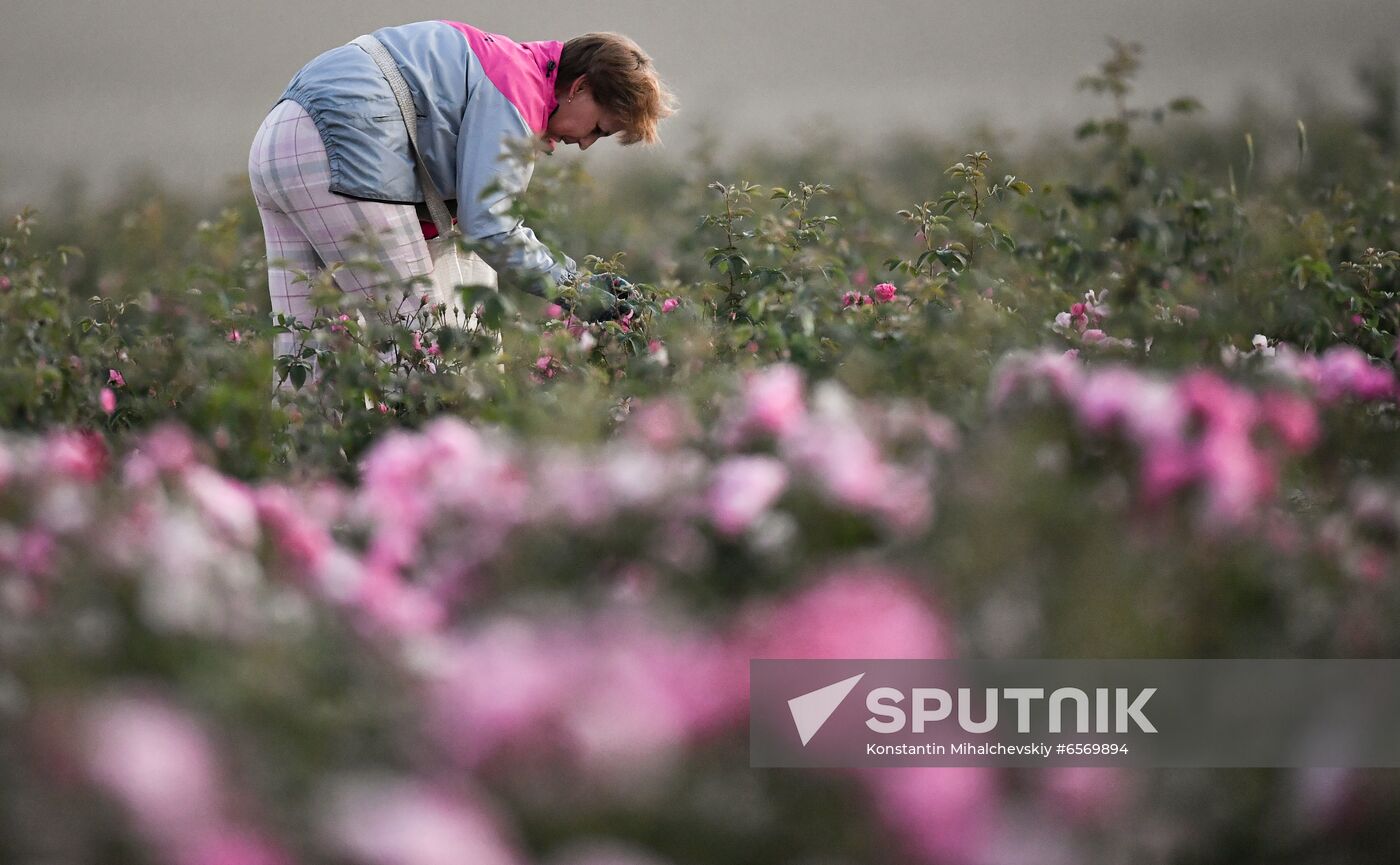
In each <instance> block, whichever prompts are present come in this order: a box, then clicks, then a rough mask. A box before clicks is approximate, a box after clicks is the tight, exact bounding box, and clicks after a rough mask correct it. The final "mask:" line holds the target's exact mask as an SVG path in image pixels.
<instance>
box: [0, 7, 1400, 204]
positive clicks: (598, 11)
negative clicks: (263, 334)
mask: <svg viewBox="0 0 1400 865" xmlns="http://www.w3.org/2000/svg"><path fill="white" fill-rule="evenodd" d="M0 3H3V7H0V8H3V12H0V82H3V83H2V84H0V118H3V120H0V123H3V125H0V130H2V131H0V202H3V203H4V204H5V205H7V206H9V205H15V204H17V203H22V202H26V201H34V202H42V201H43V200H44V199H45V198H46V196H47V195H49V194H50V192H51V190H52V189H53V188H54V184H55V182H56V181H57V178H58V177H59V175H60V174H61V172H62V171H63V170H64V169H66V168H75V167H76V168H77V169H79V170H80V172H81V174H82V176H83V177H84V178H85V179H86V181H87V183H88V184H89V187H90V189H91V191H92V192H93V193H94V194H96V195H98V196H102V195H105V194H108V193H110V192H111V191H112V190H113V189H114V188H115V187H116V185H117V184H118V182H119V180H120V179H121V178H122V177H124V176H125V175H126V174H127V173H128V172H130V171H131V170H132V169H134V168H140V167H148V168H151V169H152V170H154V171H155V172H156V173H157V174H158V175H160V176H161V177H163V178H165V179H167V180H168V181H170V182H171V183H173V184H176V185H179V186H181V187H185V188H189V189H191V190H194V191H211V192H212V191H214V190H219V189H222V188H224V184H225V183H226V181H227V178H229V177H230V176H237V175H239V174H241V173H242V172H243V171H244V170H245V169H244V165H245V163H246V159H247V150H248V145H249V143H250V142H251V140H252V136H253V133H254V131H255V130H256V128H257V125H258V122H259V121H260V120H261V118H262V115H263V113H264V112H265V111H266V110H267V108H268V107H270V105H271V103H272V101H273V100H274V99H275V98H276V96H277V95H278V94H279V93H280V92H281V90H282V88H283V87H284V86H285V85H286V83H287V81H288V80H289V79H290V78H291V76H292V75H293V74H294V73H295V72H296V70H297V69H298V68H300V67H301V65H302V64H304V63H305V62H306V61H307V60H310V59H311V58H312V57H314V56H315V55H316V54H319V53H320V52H322V51H324V50H326V49H329V48H331V47H334V46H336V45H339V44H342V43H344V42H347V41H349V40H350V39H353V38H354V37H355V36H357V35H359V34H361V33H366V32H369V31H372V30H374V29H376V28H377V27H380V26H386V25H390V24H400V23H406V22H410V21H416V20H422V19H429V18H450V19H456V20H462V21H466V22H468V23H470V24H473V25H475V26H478V27H481V28H483V29H486V30H490V31H493V32H497V33H503V34H505V35H507V36H510V37H511V38H514V39H517V40H520V41H527V40H537V39H567V38H568V37H569V36H572V35H576V34H578V33H582V32H586V31H589V30H616V31H620V32H623V33H626V34H628V35H629V36H631V37H633V38H634V39H636V40H637V41H638V42H639V43H640V44H641V45H642V46H643V48H645V49H646V50H647V51H648V52H649V53H650V54H651V55H652V57H653V58H654V59H655V61H656V64H657V66H658V68H659V69H660V70H661V72H662V74H663V76H664V77H666V79H667V80H668V81H669V83H670V84H671V87H672V89H673V90H674V91H675V92H676V93H677V95H678V96H679V98H680V100H681V104H682V113H681V114H680V115H678V116H677V117H675V118H673V119H672V120H670V121H668V122H667V123H666V124H665V125H663V135H664V137H665V139H666V146H665V148H664V149H663V150H662V151H661V152H660V153H659V154H648V155H646V156H638V155H637V152H638V150H639V148H630V149H628V150H622V149H620V148H619V147H618V146H617V145H615V144H613V143H611V142H604V143H602V144H600V145H599V146H598V147H597V148H594V149H593V150H590V152H589V153H588V154H586V155H584V157H583V158H585V159H586V160H587V161H588V163H589V164H590V165H594V166H597V167H598V168H599V169H600V170H601V171H603V172H606V171H607V170H611V169H613V168H618V167H625V166H626V164H628V161H629V160H631V159H634V158H638V159H655V158H683V157H684V155H685V153H686V152H687V148H688V146H689V145H691V144H693V143H694V142H695V140H696V138H697V133H696V128H697V125H698V124H701V123H705V124H709V125H710V126H711V127H712V128H713V129H714V131H715V132H716V133H717V134H718V135H719V137H720V139H721V141H722V142H723V143H724V144H725V145H726V146H729V147H735V146H738V145H740V144H742V143H744V142H748V141H753V140H759V139H766V140H772V141H776V142H779V143H784V142H792V141H794V140H796V139H797V137H798V136H800V135H802V134H803V132H804V131H806V130H811V129H813V128H821V127H832V128H835V129H837V130H839V131H841V132H842V133H844V134H849V135H850V136H852V137H853V139H855V140H857V141H862V142H865V141H869V142H871V143H878V142H879V141H880V140H881V138H882V137H883V135H884V134H886V133H887V132H889V131H892V130H894V129H896V128H899V127H901V126H905V127H908V126H913V127H916V128H925V129H929V130H932V131H934V132H937V133H939V134H941V135H945V136H946V135H950V134H952V133H954V132H956V131H957V130H958V129H960V128H963V127H965V126H967V125H968V123H969V122H971V121H973V120H978V119H982V120H990V121H992V122H994V123H996V124H997V125H999V126H1005V127H1012V128H1016V129H1019V130H1021V131H1022V134H1036V132H1037V131H1039V130H1042V129H1045V128H1047V125H1053V124H1056V123H1058V124H1061V125H1067V124H1069V123H1071V122H1073V121H1075V120H1077V119H1079V118H1081V117H1083V116H1085V114H1086V113H1088V112H1089V111H1090V110H1092V109H1093V108H1095V106H1096V103H1095V102H1094V101H1093V100H1092V98H1091V97H1089V96H1088V95H1086V94H1080V93H1076V91H1075V88H1074V84H1075V81H1076V80H1077V79H1078V77H1079V76H1080V75H1082V74H1084V73H1085V72H1088V71H1090V70H1092V69H1093V68H1094V66H1095V65H1096V64H1097V63H1098V62H1099V61H1100V60H1101V59H1102V58H1103V57H1104V56H1105V53H1106V48H1105V43H1104V38H1105V37H1106V36H1108V35H1115V36H1118V37H1121V38H1124V39H1131V40H1137V41H1139V42H1142V43H1143V44H1144V46H1145V48H1146V55H1145V65H1144V70H1143V75H1142V95H1143V99H1144V100H1147V99H1153V98H1159V99H1165V98H1170V97H1172V96H1176V95H1181V94H1190V95H1194V96H1196V97H1198V98H1200V99H1201V100H1202V101H1204V102H1205V103H1206V106H1207V108H1208V109H1209V110H1210V111H1211V112H1213V113H1214V114H1215V115H1216V116H1225V115H1227V114H1228V113H1229V112H1230V110H1231V108H1232V107H1233V106H1234V104H1235V102H1236V100H1237V98H1238V96H1239V94H1240V93H1242V92H1244V91H1246V90H1248V91H1252V92H1255V93H1258V94H1260V95H1262V96H1264V97H1266V98H1271V99H1273V100H1276V101H1277V102H1278V103H1279V104H1280V105H1287V104H1288V99H1289V96H1290V94H1291V93H1293V92H1294V90H1295V89H1296V87H1297V84H1298V82H1299V81H1306V82H1308V84H1309V85H1310V86H1313V87H1315V88H1317V89H1319V90H1321V92H1323V93H1334V94H1337V95H1338V96H1339V97H1341V96H1344V95H1345V96H1349V95H1350V94H1352V93H1353V92H1354V91H1353V88H1352V87H1351V83H1350V82H1351V69H1352V66H1353V64H1354V62H1355V60H1356V58H1357V57H1358V56H1360V55H1361V54H1362V53H1363V52H1364V51H1366V50H1369V49H1372V48H1374V47H1375V46H1376V45H1377V44H1380V43H1382V42H1385V43H1387V44H1389V45H1391V46H1394V45H1395V44H1396V38H1397V37H1400V0H979V2H975V3H972V2H954V0H884V2H881V0H866V2H838V0H743V2H740V0H710V2H689V3H662V2H644V0H606V2H583V0H575V2H560V0H513V2H496V3H480V4H471V3H446V2H397V3H383V2H373V3H372V2H361V0H220V2H217V3H209V2H203V0H109V2H96V0H89V2H76V0H0ZM569 150H570V151H573V149H572V148H569Z"/></svg>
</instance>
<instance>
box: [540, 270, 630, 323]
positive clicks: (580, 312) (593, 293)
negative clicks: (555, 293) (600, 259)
mask: <svg viewBox="0 0 1400 865" xmlns="http://www.w3.org/2000/svg"><path fill="white" fill-rule="evenodd" d="M635 292H636V290H635V289H634V288H633V287H632V283H630V282H628V281H627V280H625V279H623V278H622V277H620V276H616V275H614V274H611V273H595V274H593V275H592V276H590V277H588V279H587V280H586V281H584V282H582V283H580V284H579V285H577V286H576V287H575V289H574V294H575V297H574V299H573V300H572V301H571V300H569V299H565V298H560V299H559V300H558V301H557V303H559V305H560V306H562V307H563V308H564V310H565V311H566V312H569V313H571V314H573V315H577V316H578V317H579V318H581V319H583V320H584V321H612V320H614V319H617V318H621V317H622V316H624V315H626V314H627V313H628V312H631V311H632V304H631V303H630V301H631V299H632V298H633V297H634V296H635Z"/></svg>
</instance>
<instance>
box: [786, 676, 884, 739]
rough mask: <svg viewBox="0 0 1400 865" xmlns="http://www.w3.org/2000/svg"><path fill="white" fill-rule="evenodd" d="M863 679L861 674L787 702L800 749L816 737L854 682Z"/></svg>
mask: <svg viewBox="0 0 1400 865" xmlns="http://www.w3.org/2000/svg"><path fill="white" fill-rule="evenodd" d="M863 678H865V674H864V673H861V674H860V675H858V676H852V677H851V678H849V679H842V680H841V681H839V682H837V683H835V684H833V685H827V686H826V687H825V688H818V689H817V690H815V691H810V692H808V693H806V694H803V695H802V696H800V697H793V698H792V699H791V700H788V709H789V710H790V711H791V712H792V720H793V723H795V724H796V725H797V735H798V736H800V737H802V747H804V748H805V747H807V743H808V742H810V741H812V737H813V736H815V735H817V731H818V730H820V729H821V728H822V725H823V724H825V723H826V719H827V718H830V717H831V713H832V712H835V711H836V707H837V706H840V705H841V701H842V700H844V699H846V695H847V694H849V693H851V690H852V689H853V688H855V686H856V682H859V681H860V680H861V679H863Z"/></svg>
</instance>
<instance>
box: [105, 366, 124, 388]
mask: <svg viewBox="0 0 1400 865" xmlns="http://www.w3.org/2000/svg"><path fill="white" fill-rule="evenodd" d="M107 383H108V384H110V385H114V386H116V387H126V379H124V378H122V374H121V373H119V372H117V371H116V370H114V369H109V370H107Z"/></svg>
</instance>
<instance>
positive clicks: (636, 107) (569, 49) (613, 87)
mask: <svg viewBox="0 0 1400 865" xmlns="http://www.w3.org/2000/svg"><path fill="white" fill-rule="evenodd" d="M580 76H587V78H588V86H589V88H591V89H592V91H593V101H595V102H597V103H598V105H599V106H600V107H601V108H602V109H603V110H604V111H607V112H608V113H610V114H613V115H615V116H616V117H617V119H618V120H619V121H620V122H621V123H622V130H621V133H620V138H621V141H622V143H623V144H636V143H637V142H638V141H642V142H645V143H647V144H655V143H656V142H658V141H660V140H661V137H660V136H659V135H657V133H656V124H657V123H658V122H659V121H660V120H661V119H662V118H664V117H669V116H670V115H671V114H674V113H675V111H676V99H675V97H674V96H673V95H672V94H671V91H670V90H667V89H666V85H665V83H664V82H662V80H661V78H660V77H659V76H658V75H657V74H656V67H655V66H653V65H652V62H651V58H650V57H648V56H647V53H646V52H645V51H643V50H642V49H641V48H639V47H638V46H637V43H635V42H633V41H632V40H631V39H628V38H627V37H626V36H623V35H621V34H620V33H585V34H584V35H582V36H575V37H574V38H573V39H570V40H569V41H568V42H565V43H564V51H563V53H562V54H560V56H559V77H558V82H559V83H558V84H557V85H556V89H557V90H560V91H562V90H564V89H565V88H566V87H568V86H569V85H571V84H573V83H574V81H575V80H577V79H578V78H579V77H580Z"/></svg>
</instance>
